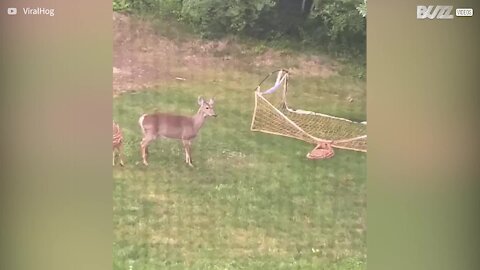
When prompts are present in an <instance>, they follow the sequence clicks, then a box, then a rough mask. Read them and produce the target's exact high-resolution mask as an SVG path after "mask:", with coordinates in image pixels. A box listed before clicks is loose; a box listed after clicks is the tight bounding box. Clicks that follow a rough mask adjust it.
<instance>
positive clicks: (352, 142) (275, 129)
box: [250, 69, 367, 157]
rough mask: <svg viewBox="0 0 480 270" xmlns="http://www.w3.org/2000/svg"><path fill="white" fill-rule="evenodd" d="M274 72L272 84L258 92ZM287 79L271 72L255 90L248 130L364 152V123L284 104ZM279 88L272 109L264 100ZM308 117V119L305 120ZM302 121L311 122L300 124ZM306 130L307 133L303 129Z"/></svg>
mask: <svg viewBox="0 0 480 270" xmlns="http://www.w3.org/2000/svg"><path fill="white" fill-rule="evenodd" d="M275 72H278V75H277V80H276V82H275V85H274V86H273V87H271V88H270V89H268V90H266V91H261V85H262V84H263V82H265V81H266V80H267V79H268V78H269V77H270V76H271V75H273V74H274V73H275ZM288 76H289V73H288V71H287V70H284V69H281V70H276V71H273V72H271V73H270V74H269V75H267V76H266V77H265V79H263V80H262V81H261V82H260V84H259V85H258V86H257V87H256V89H255V108H254V111H253V117H252V123H251V126H250V130H251V131H258V132H263V133H268V134H273V135H279V136H285V137H290V138H295V139H299V140H303V141H306V142H308V143H312V144H316V145H317V147H318V145H320V144H325V143H326V144H329V145H331V146H332V147H334V148H338V149H346V150H354V151H360V152H367V134H366V127H367V124H366V122H354V121H351V120H348V119H345V118H340V117H335V116H331V115H327V114H322V113H316V112H311V111H305V110H298V109H297V110H295V109H292V108H290V107H289V106H288V104H287V90H288ZM281 85H283V93H282V97H281V101H280V103H279V104H278V105H277V106H275V105H273V104H272V103H271V102H270V101H269V100H268V98H267V97H268V96H269V95H270V94H273V93H274V92H276V91H277V90H278V89H279V88H280V86H281ZM307 118H310V120H306V119H307ZM304 120H305V121H304ZM302 121H304V122H311V123H308V124H305V123H303V124H302V123H301V122H302ZM274 122H275V123H276V126H275V123H274ZM307 128H308V129H309V130H310V132H307V131H306V130H305V129H307ZM313 130H317V131H319V130H321V131H322V132H321V133H323V134H320V135H317V134H312V133H313V132H312V131H313ZM316 133H318V132H316ZM315 149H316V148H315ZM307 157H309V156H308V155H307Z"/></svg>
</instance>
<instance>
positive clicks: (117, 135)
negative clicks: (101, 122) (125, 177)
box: [113, 121, 124, 166]
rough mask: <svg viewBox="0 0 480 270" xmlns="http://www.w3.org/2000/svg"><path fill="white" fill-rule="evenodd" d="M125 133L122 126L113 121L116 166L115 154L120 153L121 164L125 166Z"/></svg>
mask: <svg viewBox="0 0 480 270" xmlns="http://www.w3.org/2000/svg"><path fill="white" fill-rule="evenodd" d="M122 148H123V134H122V130H121V129H120V126H119V125H118V124H117V123H115V121H113V166H115V154H116V153H118V157H119V159H120V166H123V165H124V163H123V149H122Z"/></svg>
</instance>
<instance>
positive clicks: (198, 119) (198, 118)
mask: <svg viewBox="0 0 480 270" xmlns="http://www.w3.org/2000/svg"><path fill="white" fill-rule="evenodd" d="M192 118H193V129H194V130H195V131H196V132H198V130H200V128H202V126H203V123H205V119H206V117H205V115H203V113H201V112H200V111H199V112H197V113H196V114H195V115H194V116H193V117H192Z"/></svg>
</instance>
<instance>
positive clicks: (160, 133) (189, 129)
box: [142, 113, 195, 139]
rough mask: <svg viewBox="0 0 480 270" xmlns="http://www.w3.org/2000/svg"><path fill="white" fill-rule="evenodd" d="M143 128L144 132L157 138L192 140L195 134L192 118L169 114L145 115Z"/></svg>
mask: <svg viewBox="0 0 480 270" xmlns="http://www.w3.org/2000/svg"><path fill="white" fill-rule="evenodd" d="M142 127H143V129H144V132H145V133H147V134H150V135H154V136H155V137H167V138H172V139H190V138H192V136H193V137H194V136H195V135H194V134H193V133H194V132H193V120H192V118H191V117H187V116H182V115H173V114H168V113H155V114H148V115H145V116H144V118H143V123H142Z"/></svg>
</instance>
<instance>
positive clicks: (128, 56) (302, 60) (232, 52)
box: [112, 12, 337, 95]
mask: <svg viewBox="0 0 480 270" xmlns="http://www.w3.org/2000/svg"><path fill="white" fill-rule="evenodd" d="M113 30H114V43H113V70H112V72H113V92H114V95H117V94H119V93H121V92H125V91H131V90H139V89H141V88H149V87H154V86H158V85H161V84H162V83H165V82H168V81H175V80H180V81H183V80H188V79H189V78H192V77H194V76H195V74H197V73H201V72H204V71H205V70H211V71H213V72H215V71H224V70H229V69H232V70H233V69H243V70H252V69H253V68H255V69H266V70H269V69H270V70H274V69H277V68H279V67H283V68H287V69H289V70H290V71H291V72H292V73H294V74H299V75H302V76H318V77H321V78H326V77H329V76H332V75H335V74H336V72H337V71H336V70H337V66H336V64H335V63H333V62H332V61H331V60H329V61H327V60H326V59H323V58H322V57H319V56H303V55H301V56H291V55H283V54H282V53H281V52H279V51H275V50H271V49H269V50H267V51H265V52H264V53H262V54H260V55H251V53H250V54H249V53H248V52H247V50H246V49H245V48H242V46H240V45H238V44H237V43H235V42H233V41H231V40H229V39H224V40H217V41H206V40H201V39H190V40H188V41H183V42H179V41H175V40H171V39H168V38H166V37H163V36H161V35H158V34H156V33H155V30H154V27H153V26H152V25H151V24H150V23H148V22H145V21H141V20H139V19H136V18H133V17H129V16H127V15H124V14H120V13H116V12H114V13H113Z"/></svg>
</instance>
